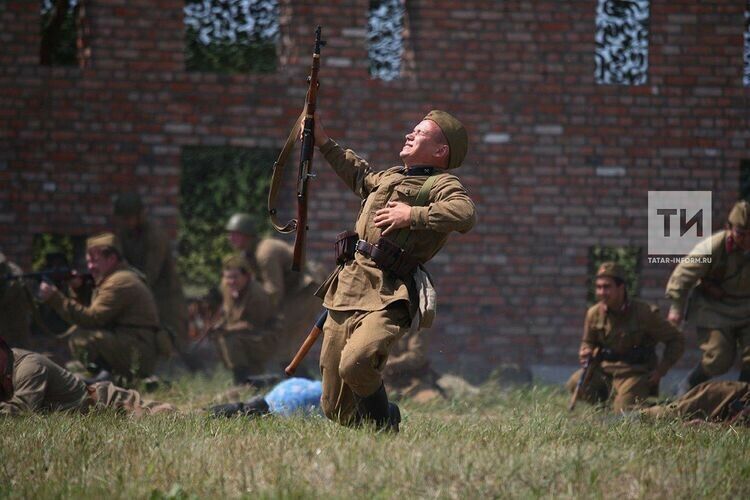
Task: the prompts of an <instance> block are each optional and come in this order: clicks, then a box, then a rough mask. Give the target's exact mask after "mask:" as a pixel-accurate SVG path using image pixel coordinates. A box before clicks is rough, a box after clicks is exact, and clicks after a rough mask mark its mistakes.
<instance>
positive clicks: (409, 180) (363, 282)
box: [318, 140, 476, 423]
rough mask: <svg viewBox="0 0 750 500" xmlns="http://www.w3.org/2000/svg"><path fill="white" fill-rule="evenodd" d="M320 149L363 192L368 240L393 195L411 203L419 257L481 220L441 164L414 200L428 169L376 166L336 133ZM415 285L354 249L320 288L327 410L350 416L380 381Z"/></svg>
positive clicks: (374, 237)
mask: <svg viewBox="0 0 750 500" xmlns="http://www.w3.org/2000/svg"><path fill="white" fill-rule="evenodd" d="M320 151H321V152H322V153H323V154H324V155H325V158H326V160H327V161H328V163H329V164H330V165H331V167H333V169H334V171H335V172H336V174H337V175H338V176H339V177H340V178H341V179H342V180H343V181H344V182H345V183H346V185H347V186H348V187H349V188H350V189H351V190H352V191H353V192H354V193H355V194H356V195H357V196H359V197H360V198H361V199H362V202H361V209H360V212H359V215H358V217H357V222H356V225H355V230H356V231H357V234H358V235H359V237H360V238H361V239H363V240H366V241H367V242H368V243H370V244H375V243H377V241H378V239H379V238H380V235H381V231H380V229H379V228H377V227H376V226H375V223H374V221H373V219H374V217H375V212H376V211H377V210H379V209H381V208H384V207H385V206H386V204H387V203H388V202H389V201H400V202H403V203H406V204H407V205H412V208H411V221H410V226H409V228H408V230H409V231H410V236H409V238H408V240H407V241H406V243H405V244H404V245H403V248H404V249H405V251H407V252H408V253H409V254H410V255H411V256H412V257H413V258H415V259H416V260H417V261H419V262H420V263H425V262H428V261H429V260H430V259H432V257H433V256H435V254H436V253H437V252H438V251H439V250H440V249H441V248H442V247H443V245H444V244H445V242H446V241H447V239H448V234H449V233H450V232H452V231H458V232H461V233H465V232H467V231H469V230H470V229H471V228H472V227H473V226H474V224H475V222H476V215H475V207H474V204H473V203H472V201H471V199H470V198H469V195H468V194H467V192H466V190H465V189H464V187H463V186H462V185H461V183H460V182H459V180H458V178H457V177H456V176H454V175H452V174H449V173H447V172H444V171H440V173H439V174H438V175H439V176H438V177H437V179H436V180H435V183H434V185H433V186H432V188H431V190H430V193H429V196H428V200H427V203H426V204H425V205H424V206H413V205H414V203H415V201H416V198H417V194H418V193H419V189H420V187H421V186H422V184H424V182H425V181H426V179H427V176H407V175H404V169H403V167H393V168H391V169H388V170H385V171H381V172H374V171H373V170H372V169H371V168H370V166H369V165H368V164H367V162H366V161H365V160H363V159H362V158H360V157H358V156H357V155H356V154H355V153H354V152H353V151H351V150H344V149H342V148H341V147H339V146H338V145H337V144H336V143H335V142H334V141H332V140H330V141H328V142H326V143H325V144H324V145H322V147H321V148H320ZM410 285H411V283H406V282H404V281H402V280H400V279H398V278H396V277H394V276H392V275H391V274H390V273H386V272H384V271H383V270H381V269H379V268H378V267H377V266H376V265H375V263H374V262H373V261H372V260H371V259H370V258H368V257H366V256H364V255H362V254H360V253H356V254H355V257H354V259H353V260H351V261H349V262H347V263H346V264H344V265H342V266H339V267H338V268H337V269H336V271H335V272H334V273H333V274H332V275H331V276H330V277H329V279H328V280H326V283H324V285H323V286H322V287H321V289H320V290H319V292H318V293H319V296H321V297H324V305H325V307H326V308H328V310H329V315H328V319H327V321H326V323H325V325H324V327H323V333H324V339H323V347H322V352H321V357H320V366H321V372H322V376H323V396H322V398H321V407H322V409H323V411H324V413H325V414H326V415H327V416H328V417H329V418H332V419H336V420H339V421H341V422H344V423H346V422H348V421H351V420H352V418H353V416H354V413H355V410H356V402H357V399H358V398H361V397H366V396H369V395H371V394H373V393H374V392H375V391H377V390H378V389H379V387H380V385H381V384H382V375H381V374H382V371H383V368H384V367H385V365H386V361H387V359H388V354H389V351H390V349H391V346H393V345H394V344H395V343H396V342H397V341H398V340H399V339H400V338H401V337H402V336H403V335H404V333H405V332H406V331H407V330H408V328H409V326H410V323H411V315H412V314H414V310H415V308H416V304H414V303H410V302H412V301H411V299H410V292H409V287H410Z"/></svg>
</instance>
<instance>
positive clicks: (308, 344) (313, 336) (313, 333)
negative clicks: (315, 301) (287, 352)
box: [284, 309, 328, 377]
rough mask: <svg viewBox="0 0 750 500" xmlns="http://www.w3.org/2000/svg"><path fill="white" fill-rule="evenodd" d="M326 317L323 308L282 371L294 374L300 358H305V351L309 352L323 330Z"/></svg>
mask: <svg viewBox="0 0 750 500" xmlns="http://www.w3.org/2000/svg"><path fill="white" fill-rule="evenodd" d="M327 317H328V310H327V309H323V312H322V313H320V316H318V320H317V321H316V322H315V325H314V326H313V327H312V330H310V333H309V334H308V335H307V338H306V339H305V341H304V342H302V345H301V346H300V348H299V350H298V351H297V354H295V355H294V359H292V362H291V363H289V366H287V367H286V368H285V369H284V373H286V374H287V375H289V376H290V377H291V376H292V375H294V373H295V372H296V371H297V367H298V366H299V364H300V363H302V360H303V359H305V356H307V353H308V352H310V349H312V346H313V345H314V344H315V342H316V341H317V340H318V337H319V336H320V333H321V332H322V331H323V325H324V324H325V322H326V318H327Z"/></svg>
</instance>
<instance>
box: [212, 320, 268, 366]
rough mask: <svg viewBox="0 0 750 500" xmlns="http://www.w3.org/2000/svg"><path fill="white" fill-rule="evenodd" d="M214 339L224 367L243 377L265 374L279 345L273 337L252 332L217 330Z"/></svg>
mask: <svg viewBox="0 0 750 500" xmlns="http://www.w3.org/2000/svg"><path fill="white" fill-rule="evenodd" d="M214 339H215V342H216V349H217V350H218V351H219V355H220V356H221V360H222V361H223V362H224V366H226V367H227V368H228V369H229V370H232V371H234V372H235V373H241V374H242V376H243V377H247V376H250V375H258V374H261V373H263V372H264V371H265V369H266V364H267V363H268V361H269V360H270V358H271V356H273V353H274V349H275V347H276V343H277V342H276V339H275V338H274V337H273V335H270V334H267V333H260V332H257V331H251V330H229V331H228V330H217V331H216V332H215V337H214Z"/></svg>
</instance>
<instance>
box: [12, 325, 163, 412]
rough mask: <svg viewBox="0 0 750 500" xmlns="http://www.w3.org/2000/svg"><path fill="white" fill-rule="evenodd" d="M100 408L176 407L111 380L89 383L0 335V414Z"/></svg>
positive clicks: (154, 409)
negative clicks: (10, 344) (150, 399)
mask: <svg viewBox="0 0 750 500" xmlns="http://www.w3.org/2000/svg"><path fill="white" fill-rule="evenodd" d="M100 408H112V409H114V410H117V411H119V412H123V413H128V414H130V415H133V416H141V415H147V414H155V413H164V412H171V411H174V410H175V408H174V407H173V406H172V405H170V404H165V403H157V402H145V401H143V400H142V399H141V395H140V394H139V393H138V392H136V391H133V390H128V389H123V388H122V387H118V386H116V385H114V384H112V383H111V382H97V383H95V384H92V385H86V384H85V383H84V382H83V381H81V380H80V379H78V378H76V377H75V376H74V375H73V374H72V373H70V372H69V371H67V370H65V369H63V368H62V367H60V366H58V365H57V364H55V363H53V362H52V361H50V360H49V359H48V358H46V357H44V356H42V355H41V354H37V353H35V352H31V351H25V350H23V349H11V348H10V347H8V345H7V344H6V343H5V341H3V340H2V339H0V415H19V414H24V413H46V412H52V411H76V412H83V413H85V412H88V411H90V410H92V409H100Z"/></svg>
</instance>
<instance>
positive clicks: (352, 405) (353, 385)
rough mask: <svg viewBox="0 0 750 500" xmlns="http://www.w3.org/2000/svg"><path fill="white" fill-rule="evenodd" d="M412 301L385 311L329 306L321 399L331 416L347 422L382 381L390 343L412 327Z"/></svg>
mask: <svg viewBox="0 0 750 500" xmlns="http://www.w3.org/2000/svg"><path fill="white" fill-rule="evenodd" d="M410 323H411V318H410V316H409V308H408V304H407V303H406V302H405V301H398V302H395V303H393V304H390V305H389V306H388V307H387V308H385V309H382V310H380V311H329V313H328V319H327V320H326V323H325V325H324V326H323V347H322V350H321V353H320V371H321V375H322V377H323V395H322V396H321V399H320V405H321V408H322V410H323V413H324V414H325V415H326V417H328V418H329V419H331V420H335V421H338V422H341V423H343V424H348V423H351V422H352V421H353V419H354V418H355V417H356V410H357V403H358V401H359V399H360V398H364V397H367V396H370V395H371V394H373V393H374V392H375V391H377V390H378V389H379V388H380V385H381V384H382V383H383V377H382V372H383V368H385V364H386V362H387V361H388V354H389V352H390V349H391V346H392V345H393V344H395V343H396V342H397V341H398V340H399V339H400V338H401V337H402V336H403V335H404V334H405V333H406V331H407V330H408V329H409V326H410Z"/></svg>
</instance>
